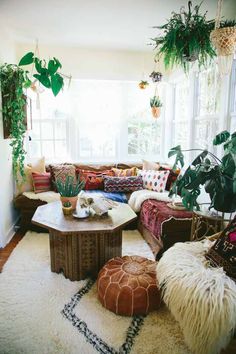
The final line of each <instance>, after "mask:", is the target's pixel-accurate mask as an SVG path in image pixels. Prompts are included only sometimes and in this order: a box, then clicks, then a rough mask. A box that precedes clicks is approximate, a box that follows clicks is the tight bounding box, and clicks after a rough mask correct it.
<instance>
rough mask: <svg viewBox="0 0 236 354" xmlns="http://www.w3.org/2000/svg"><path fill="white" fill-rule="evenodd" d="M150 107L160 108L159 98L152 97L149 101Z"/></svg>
mask: <svg viewBox="0 0 236 354" xmlns="http://www.w3.org/2000/svg"><path fill="white" fill-rule="evenodd" d="M150 106H151V107H162V103H161V100H160V98H159V96H153V97H152V98H151V99H150Z"/></svg>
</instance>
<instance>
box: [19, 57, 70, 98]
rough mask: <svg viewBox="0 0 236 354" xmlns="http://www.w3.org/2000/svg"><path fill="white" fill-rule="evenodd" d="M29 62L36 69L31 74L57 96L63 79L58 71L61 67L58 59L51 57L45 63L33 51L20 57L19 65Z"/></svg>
mask: <svg viewBox="0 0 236 354" xmlns="http://www.w3.org/2000/svg"><path fill="white" fill-rule="evenodd" d="M30 64H32V65H33V69H35V70H36V73H35V74H33V77H34V78H35V79H37V80H38V81H39V82H40V83H41V84H42V85H43V86H45V87H46V88H48V89H51V90H52V92H53V94H54V96H57V95H58V93H59V92H60V91H61V89H62V88H63V85H64V79H63V77H62V76H61V74H59V73H58V70H59V69H61V67H62V66H61V63H60V62H59V60H58V59H56V58H53V59H50V60H49V61H48V63H47V62H46V60H41V59H39V58H37V57H36V56H35V55H34V53H33V52H29V53H27V54H25V55H24V56H23V57H22V58H21V60H20V62H19V66H24V65H30ZM28 80H29V81H30V84H32V83H33V82H31V80H30V79H29V78H28Z"/></svg>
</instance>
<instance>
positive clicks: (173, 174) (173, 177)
mask: <svg viewBox="0 0 236 354" xmlns="http://www.w3.org/2000/svg"><path fill="white" fill-rule="evenodd" d="M160 171H169V172H170V173H169V176H168V179H167V182H166V190H167V191H169V190H170V189H171V187H172V185H173V183H174V182H175V181H176V179H177V177H178V175H179V173H180V170H176V171H173V170H172V168H171V167H169V166H167V165H161V166H160Z"/></svg>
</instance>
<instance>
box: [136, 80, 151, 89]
mask: <svg viewBox="0 0 236 354" xmlns="http://www.w3.org/2000/svg"><path fill="white" fill-rule="evenodd" d="M138 85H139V88H141V90H144V89H145V88H146V87H147V86H148V85H149V83H148V82H147V81H144V80H141V81H140V83H139V84H138Z"/></svg>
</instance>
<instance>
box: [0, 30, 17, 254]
mask: <svg viewBox="0 0 236 354" xmlns="http://www.w3.org/2000/svg"><path fill="white" fill-rule="evenodd" d="M4 62H8V63H14V62H15V48H14V42H13V41H12V40H11V38H10V37H9V36H8V33H7V32H6V31H2V30H1V32H0V64H2V63H4ZM0 105H1V103H0ZM9 143H10V140H5V139H3V124H2V115H1V112H0V173H1V186H0V247H4V246H5V245H6V243H7V242H8V241H9V240H10V239H11V237H12V236H13V234H14V224H15V223H16V221H17V218H18V214H17V212H16V210H15V209H14V207H13V197H14V182H13V176H12V159H11V148H10V146H9Z"/></svg>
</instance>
